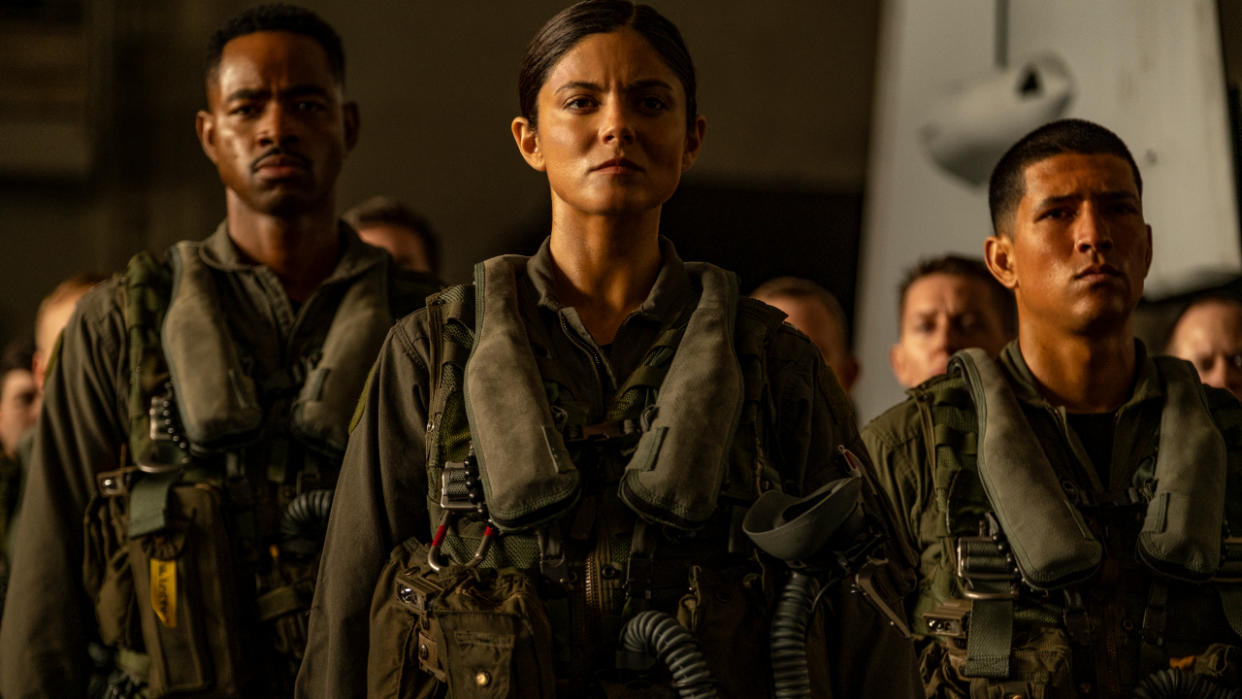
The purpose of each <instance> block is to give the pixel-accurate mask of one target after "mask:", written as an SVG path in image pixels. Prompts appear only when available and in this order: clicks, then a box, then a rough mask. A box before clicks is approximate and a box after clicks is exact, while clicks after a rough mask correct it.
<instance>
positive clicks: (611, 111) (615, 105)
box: [600, 98, 634, 145]
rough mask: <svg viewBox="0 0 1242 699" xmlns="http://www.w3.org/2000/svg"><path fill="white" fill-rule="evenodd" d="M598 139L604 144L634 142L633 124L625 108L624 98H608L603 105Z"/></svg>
mask: <svg viewBox="0 0 1242 699" xmlns="http://www.w3.org/2000/svg"><path fill="white" fill-rule="evenodd" d="M600 140H602V141H603V142H604V143H605V144H606V145H617V144H618V143H620V144H628V143H633V142H634V125H633V122H632V121H631V119H630V115H629V110H628V109H626V106H625V100H623V99H620V98H615V99H610V100H608V102H607V103H606V104H605V105H604V109H603V123H602V125H601V128H600Z"/></svg>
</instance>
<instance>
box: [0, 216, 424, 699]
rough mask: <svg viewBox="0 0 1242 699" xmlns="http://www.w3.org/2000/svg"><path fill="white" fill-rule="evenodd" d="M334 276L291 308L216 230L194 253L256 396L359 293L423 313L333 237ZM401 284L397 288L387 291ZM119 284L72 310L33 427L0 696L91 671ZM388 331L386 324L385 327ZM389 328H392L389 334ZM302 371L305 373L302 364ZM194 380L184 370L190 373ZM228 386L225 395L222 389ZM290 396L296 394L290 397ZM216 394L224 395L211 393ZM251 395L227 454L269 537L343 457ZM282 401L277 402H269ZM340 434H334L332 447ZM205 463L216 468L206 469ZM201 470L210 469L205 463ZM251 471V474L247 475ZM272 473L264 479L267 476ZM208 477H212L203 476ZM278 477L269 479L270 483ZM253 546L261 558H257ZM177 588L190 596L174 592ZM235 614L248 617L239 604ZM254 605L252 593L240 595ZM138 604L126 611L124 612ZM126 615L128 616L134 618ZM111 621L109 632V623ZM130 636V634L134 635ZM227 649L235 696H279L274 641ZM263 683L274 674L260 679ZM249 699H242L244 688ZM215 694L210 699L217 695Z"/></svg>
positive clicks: (75, 693)
mask: <svg viewBox="0 0 1242 699" xmlns="http://www.w3.org/2000/svg"><path fill="white" fill-rule="evenodd" d="M340 242H341V244H340V248H339V255H340V256H339V259H338V261H337V263H336V266H335V269H334V270H333V271H332V272H331V274H330V275H329V276H328V277H327V278H326V279H325V280H324V281H323V282H322V283H321V284H320V285H319V287H318V288H316V289H315V291H314V292H313V293H312V294H311V296H310V297H309V298H307V299H306V300H305V301H304V302H303V303H301V304H295V303H293V302H291V301H290V299H289V298H288V296H287V295H286V294H285V291H284V289H283V287H282V285H281V282H280V280H279V279H278V278H277V276H276V274H275V273H274V272H273V271H272V270H271V269H269V268H267V267H264V266H261V265H255V264H252V263H250V262H248V261H247V260H246V259H245V258H244V257H243V255H242V253H241V252H240V250H239V249H238V248H237V246H236V245H235V244H234V243H233V241H232V240H231V239H230V238H229V236H228V232H227V230H226V228H225V224H221V225H220V227H219V228H218V229H217V230H216V232H215V233H214V234H213V235H212V236H210V237H209V238H208V239H207V240H205V241H204V242H203V243H202V245H201V247H199V248H198V250H199V252H198V255H199V257H200V259H201V262H202V266H203V267H204V268H205V269H206V270H208V272H207V273H208V275H209V277H210V279H211V280H212V284H213V285H214V290H215V291H214V303H215V304H216V305H217V307H218V309H219V311H220V313H221V316H222V318H224V322H225V324H226V325H227V333H228V336H229V337H231V339H232V341H233V343H234V344H235V346H236V347H237V348H238V349H239V350H240V352H241V354H243V355H244V357H246V362H247V365H246V366H247V368H248V372H247V373H248V374H249V376H250V377H251V378H253V380H254V382H255V383H256V384H262V382H263V381H264V380H266V379H268V378H269V377H274V376H282V375H285V372H286V370H287V369H288V368H289V367H290V366H291V365H293V364H295V363H304V362H305V361H307V357H308V356H313V355H314V353H315V352H316V351H317V349H318V348H319V347H321V346H322V345H323V342H324V337H325V333H326V332H327V330H328V328H329V327H330V326H331V325H332V323H333V320H334V316H335V313H336V310H337V307H338V305H339V304H340V303H341V302H342V298H343V297H344V296H345V295H346V292H348V291H349V290H350V289H351V288H353V287H354V286H355V285H356V284H358V283H361V282H362V281H363V280H367V279H370V280H373V281H374V280H378V283H379V285H380V287H382V288H385V289H394V288H396V289H407V290H409V291H410V293H409V294H408V296H409V298H402V299H397V298H391V297H390V298H386V299H384V300H383V303H385V304H389V303H391V305H387V306H386V307H387V308H388V310H389V312H391V313H405V312H408V311H410V310H413V309H414V308H417V307H419V306H421V305H422V299H423V298H425V295H426V294H428V293H431V292H433V291H434V290H435V288H436V286H437V285H436V284H434V283H432V281H431V280H430V278H423V277H420V278H418V279H412V278H410V277H409V276H408V275H410V274H411V273H408V272H404V271H399V270H397V268H396V267H395V265H394V264H393V262H392V259H391V257H389V256H388V255H387V253H385V252H383V251H381V250H379V249H377V248H374V247H371V246H369V245H366V244H364V243H362V241H361V240H360V239H359V238H358V236H357V234H356V233H354V231H353V230H352V229H350V228H349V227H348V226H346V225H344V224H341V228H340ZM398 275H406V276H403V277H401V278H402V279H405V280H406V281H405V282H403V283H402V284H401V285H400V286H398V285H396V281H395V280H396V279H397V278H398ZM124 282H125V279H124V278H122V277H114V278H113V279H112V280H110V281H108V282H105V283H103V284H101V285H99V286H98V287H96V288H95V289H93V290H92V291H91V292H89V293H88V294H87V295H86V296H85V297H84V298H83V299H82V301H81V303H80V304H79V305H78V308H77V310H76V312H75V313H74V316H73V318H72V319H71V321H70V322H69V324H68V327H67V328H66V329H65V331H64V334H63V336H62V341H61V348H60V354H59V358H58V360H57V361H56V362H55V363H54V365H53V366H52V368H51V370H50V371H49V374H48V380H47V383H46V387H45V397H44V404H43V405H44V407H43V414H42V417H41V419H40V420H39V423H38V425H37V427H36V429H37V433H36V436H35V444H34V452H33V458H32V463H31V466H30V469H29V475H28V483H27V487H26V491H25V496H24V499H23V504H22V512H21V516H20V519H19V521H18V525H17V526H18V527H19V530H20V532H21V534H20V536H19V537H18V538H19V541H18V543H17V546H16V553H15V556H14V561H13V564H14V565H13V570H14V575H13V577H12V580H11V582H10V587H9V595H8V600H7V602H8V603H7V604H6V607H5V610H6V613H5V615H4V620H3V624H2V626H0V693H2V694H3V695H4V696H5V697H11V698H13V699H18V698H21V697H81V696H85V694H86V688H87V683H88V679H89V676H90V674H91V662H90V660H89V659H88V655H87V647H88V643H89V642H91V641H93V640H94V639H96V638H97V637H98V636H97V623H96V614H95V611H94V609H93V604H92V600H91V599H90V598H89V596H88V592H87V590H86V589H85V586H84V582H83V560H84V543H83V540H84V537H83V518H84V512H86V510H87V505H88V503H89V502H91V501H92V499H93V498H95V497H96V496H97V494H98V488H97V483H96V475H97V474H99V473H101V472H107V471H111V470H114V469H117V468H118V467H120V466H122V465H123V463H122V461H121V459H122V458H125V459H126V461H127V462H129V460H130V459H132V458H133V456H132V455H129V456H123V455H124V454H125V446H126V445H127V444H128V442H129V439H130V434H129V430H130V425H129V423H128V419H129V415H130V411H129V410H128V406H127V400H128V398H129V395H130V376H131V373H130V364H129V351H130V337H129V335H128V333H127V328H126V317H125V314H126V310H125V309H126V287H125V283H124ZM393 320H395V318H393ZM390 322H391V321H390ZM376 350H378V347H374V348H366V349H364V351H360V352H358V353H357V356H356V357H354V359H353V361H356V362H357V363H358V365H359V366H362V367H366V366H369V365H370V364H371V362H372V361H373V360H374V351H376ZM312 361H313V360H312ZM195 369H198V367H186V368H184V370H187V371H193V370H195ZM223 383H226V382H222V384H223ZM296 388H297V386H296V385H295V386H293V389H294V390H296ZM220 390H228V387H227V386H224V385H221V387H220ZM282 390H283V393H281V392H280V391H278V390H276V389H271V390H268V389H267V388H265V387H264V388H261V389H260V392H259V403H260V406H259V407H260V408H261V410H262V428H261V430H260V432H259V433H258V434H257V435H255V436H254V437H253V438H251V439H249V440H248V441H247V443H246V444H244V445H241V446H239V447H237V448H238V449H239V450H241V452H242V456H241V460H242V461H243V462H244V463H246V464H247V465H248V466H247V470H246V471H245V473H246V474H247V476H248V478H247V479H248V480H249V481H250V482H251V483H250V485H251V487H252V490H253V492H254V493H255V496H256V497H257V499H258V502H257V504H256V505H255V506H254V507H253V508H252V512H253V515H254V517H255V519H256V520H257V521H259V522H260V524H259V525H256V526H257V527H258V528H259V530H260V531H266V532H270V531H271V530H272V529H273V528H276V529H279V522H280V519H279V517H280V513H279V512H276V511H273V508H272V506H271V504H270V501H269V500H268V499H267V498H270V497H276V496H277V495H278V494H279V495H280V497H282V498H284V497H285V494H288V493H291V492H293V489H294V488H295V485H294V480H295V479H296V477H297V475H298V471H299V469H300V468H301V466H302V465H303V464H305V463H307V462H308V461H307V460H308V459H311V458H314V459H316V460H317V463H320V464H324V465H326V470H325V471H324V472H322V476H323V479H322V480H323V481H326V482H322V483H321V486H320V487H331V485H332V483H331V480H330V477H332V476H334V473H332V471H334V470H335V468H334V466H333V464H335V463H337V462H338V461H339V458H340V454H339V453H337V454H332V453H328V451H325V450H323V449H322V445H318V446H317V451H315V452H314V453H313V454H312V450H311V449H310V448H309V447H305V446H303V445H301V444H300V443H298V441H297V440H295V439H292V438H291V437H290V435H289V434H288V432H287V430H286V429H285V428H284V427H282V425H285V424H287V421H288V419H289V418H288V415H287V413H283V414H282V411H288V410H289V402H290V398H289V397H288V393H289V391H288V389H282ZM273 396H279V397H273ZM346 427H347V426H345V425H342V426H341V430H342V434H343V433H344V430H345V429H346ZM210 458H211V459H214V460H213V461H211V462H209V463H213V464H215V463H217V461H218V460H223V458H224V455H220V456H218V457H210ZM205 463H208V462H205ZM250 464H254V466H253V467H252V466H250ZM277 467H278V469H279V470H272V469H273V468H277ZM209 468H214V466H210V467H209ZM278 473H279V474H281V478H278V480H280V482H277V480H273V475H275V474H278ZM268 545H269V543H268V542H267V541H263V542H261V543H260V546H261V547H262V548H261V549H260V550H259V554H260V555H263V554H266V552H267V548H268ZM178 583H179V585H182V586H188V585H193V584H194V581H192V580H180V581H178ZM241 596H242V597H243V599H241V600H239V601H238V604H239V605H242V607H243V608H246V606H247V605H253V604H254V600H253V599H249V600H247V599H245V597H246V592H245V591H244V590H243V591H242V593H241ZM249 596H250V597H253V596H254V593H253V591H252V592H251V593H250V595H249ZM146 602H147V600H135V604H143V603H146ZM135 614H136V612H135ZM115 621H116V620H113V622H115ZM135 623H136V622H135ZM240 625H241V627H242V628H238V629H236V630H235V639H236V640H237V642H238V643H239V644H240V645H241V647H242V648H243V649H245V653H246V658H247V662H249V663H250V665H249V666H248V667H246V668H244V670H243V671H242V674H243V676H246V677H248V678H249V682H248V683H247V684H245V685H244V688H243V689H242V690H241V691H242V693H246V694H253V693H254V692H259V693H265V692H266V690H264V689H262V688H264V687H271V686H279V685H281V684H287V683H288V682H289V680H288V679H284V680H281V679H279V678H278V677H276V676H277V675H280V674H282V673H283V674H286V675H287V673H288V670H287V667H288V661H287V660H286V661H283V665H284V667H281V663H279V662H273V663H270V664H269V662H268V660H269V659H271V658H274V657H277V656H278V654H277V653H276V652H275V651H274V650H273V648H271V647H270V645H269V644H270V638H271V630H270V629H268V628H264V627H260V626H259V625H258V623H257V622H255V621H254V620H251V619H244V618H243V619H241V620H240ZM268 675H271V676H270V677H269V676H268ZM252 687H253V688H254V689H253V690H252V689H250V688H252ZM214 695H215V694H213V696H214Z"/></svg>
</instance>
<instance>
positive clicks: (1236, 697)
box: [1134, 668, 1242, 699]
mask: <svg viewBox="0 0 1242 699" xmlns="http://www.w3.org/2000/svg"><path fill="white" fill-rule="evenodd" d="M1240 698H1242V692H1239V691H1238V690H1236V689H1225V688H1224V687H1221V686H1220V685H1218V684H1216V683H1215V682H1213V681H1212V679H1211V678H1209V677H1207V676H1206V675H1195V674H1191V673H1189V672H1183V671H1182V670H1178V669H1176V668H1169V669H1167V670H1161V671H1159V672H1155V673H1152V674H1151V675H1149V676H1148V677H1147V678H1146V679H1144V680H1143V681H1142V682H1140V683H1139V686H1138V687H1135V689H1134V699H1240Z"/></svg>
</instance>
